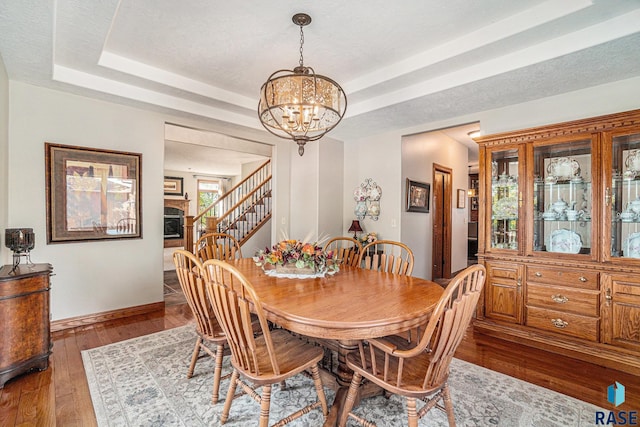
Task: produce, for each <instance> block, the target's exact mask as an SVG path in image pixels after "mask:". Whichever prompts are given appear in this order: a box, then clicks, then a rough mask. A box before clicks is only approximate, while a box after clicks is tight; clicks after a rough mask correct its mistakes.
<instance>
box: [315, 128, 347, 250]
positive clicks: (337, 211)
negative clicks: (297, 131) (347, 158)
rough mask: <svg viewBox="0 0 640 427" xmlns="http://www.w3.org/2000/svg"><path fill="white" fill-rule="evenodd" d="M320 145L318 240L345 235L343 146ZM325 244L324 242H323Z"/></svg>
mask: <svg viewBox="0 0 640 427" xmlns="http://www.w3.org/2000/svg"><path fill="white" fill-rule="evenodd" d="M316 144H319V145H320V153H319V158H318V162H319V168H318V169H319V170H318V172H319V176H318V238H320V239H322V238H326V237H336V236H344V235H346V229H344V227H343V226H342V193H343V188H342V186H343V180H344V176H343V173H344V171H343V168H342V164H343V159H344V144H343V143H342V142H339V141H333V140H330V139H328V138H327V139H324V140H320V141H317V142H316ZM325 243H326V242H325Z"/></svg>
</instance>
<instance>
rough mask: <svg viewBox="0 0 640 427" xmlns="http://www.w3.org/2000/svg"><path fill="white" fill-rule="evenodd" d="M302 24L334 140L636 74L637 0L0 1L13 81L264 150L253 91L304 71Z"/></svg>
mask: <svg viewBox="0 0 640 427" xmlns="http://www.w3.org/2000/svg"><path fill="white" fill-rule="evenodd" d="M297 12H305V13H308V14H309V15H311V17H312V19H313V22H312V23H311V24H310V25H309V26H308V27H306V28H305V30H304V37H305V45H304V61H305V65H307V66H311V67H313V68H314V69H315V70H316V72H318V73H320V74H323V75H326V76H329V77H331V78H333V79H335V80H336V81H338V82H339V83H340V84H341V85H342V87H343V88H344V90H345V92H346V93H347V97H348V100H349V105H348V109H347V115H346V117H345V119H344V120H343V121H342V123H340V125H338V127H336V129H334V130H333V131H332V133H331V134H330V136H331V137H333V138H336V139H343V140H348V139H350V138H354V137H362V136H366V135H368V134H375V133H380V132H384V131H387V130H390V129H393V128H396V129H398V128H406V127H411V126H415V125H419V124H421V123H428V122H431V121H435V120H440V119H445V118H448V117H455V116H459V115H463V114H467V113H470V112H474V111H482V110H486V109H491V108H497V107H501V106H504V105H509V104H513V103H519V102H525V101H528V100H533V99H536V98H541V97H545V96H549V95H552V94H558V93H563V92H568V91H573V90H577V89H581V88H585V87H589V86H594V85H598V84H603V83H607V82H611V81H616V80H621V79H625V78H629V77H632V76H637V75H640V0H616V1H610V0H592V1H589V0H563V1H557V0H548V1H544V0H519V1H513V0H483V1H468V0H403V1H401V2H394V3H391V2H389V1H382V0H349V1H339V0H323V1H311V0H303V1H300V0H297V1H292V0H290V1H285V0H280V1H275V2H274V1H258V0H247V1H240V2H228V1H218V0H209V1H204V0H182V1H180V2H177V1H175V0H120V1H118V0H56V1H53V0H8V1H2V2H0V34H1V35H2V36H0V55H2V58H3V61H4V63H5V66H6V68H7V72H8V74H9V78H10V79H12V80H19V81H24V82H27V83H32V84H36V85H39V86H44V87H52V88H56V89H60V90H66V91H70V92H73V93H78V94H83V95H87V96H92V97H97V98H102V99H108V100H110V101H115V102H120V103H123V104H129V105H134V106H137V107H143V108H150V109H154V110H161V111H169V112H171V113H172V114H174V115H176V116H184V117H198V118H199V119H204V120H205V121H206V120H211V121H214V122H216V123H217V124H220V123H223V124H225V126H227V128H228V134H229V135H233V134H234V132H235V131H236V130H238V129H241V130H242V131H243V132H245V135H246V133H247V132H249V133H251V132H253V134H254V135H255V136H256V137H255V139H256V140H261V141H269V140H270V138H271V137H270V136H269V135H267V133H266V131H264V130H263V128H262V127H261V125H260V123H259V122H258V119H257V114H256V107H257V101H258V92H259V89H260V86H261V85H262V83H263V82H264V81H265V80H266V79H267V77H268V76H269V75H270V74H271V73H272V72H273V71H275V70H278V69H283V68H285V69H291V68H293V67H294V66H296V65H297V64H298V59H299V37H300V34H299V28H298V27H297V26H295V25H294V24H293V23H292V22H291V16H293V14H295V13H297ZM458 133H460V132H458ZM467 142H468V141H467ZM168 151H169V150H168ZM243 156H244V154H243V155H242V156H240V157H243Z"/></svg>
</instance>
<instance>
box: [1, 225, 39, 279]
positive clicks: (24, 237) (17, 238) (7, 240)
mask: <svg viewBox="0 0 640 427" xmlns="http://www.w3.org/2000/svg"><path fill="white" fill-rule="evenodd" d="M4 245H5V246H6V247H7V248H9V249H11V250H12V251H13V269H11V272H14V271H15V270H16V268H18V264H20V257H25V258H26V259H27V263H28V264H31V265H33V263H32V262H31V250H32V249H33V248H34V247H35V245H36V236H35V234H34V233H33V229H32V228H7V229H6V230H5V233H4Z"/></svg>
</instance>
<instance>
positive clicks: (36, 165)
mask: <svg viewBox="0 0 640 427" xmlns="http://www.w3.org/2000/svg"><path fill="white" fill-rule="evenodd" d="M2 81H3V80H2V78H1V76H0V87H2V84H1V82H2ZM8 86H9V90H10V91H9V93H10V97H9V101H8V103H9V112H10V114H9V122H8V129H9V130H8V138H7V139H8V141H9V142H8V145H9V147H8V159H7V156H2V160H1V161H2V163H0V165H2V164H4V163H5V162H8V165H9V166H8V167H7V168H6V171H2V170H1V169H0V173H1V177H2V182H7V183H8V184H7V185H8V188H9V189H8V192H7V195H6V203H4V202H3V203H2V208H1V209H5V207H6V209H7V210H8V211H7V212H8V213H7V226H9V227H32V228H33V229H34V232H35V233H36V246H35V249H34V251H33V253H32V260H33V261H34V262H49V263H51V264H52V265H53V267H54V273H55V274H56V275H55V276H54V278H53V280H52V289H51V312H52V318H53V320H58V319H67V318H71V317H76V316H83V315H88V314H92V313H100V312H105V311H109V310H116V309H121V308H126V307H132V306H137V305H143V304H148V303H153V302H159V301H162V300H163V286H162V282H163V279H162V271H163V238H162V234H163V206H164V203H163V200H164V194H163V185H162V184H163V179H164V169H163V163H164V149H163V146H164V131H165V122H171V123H182V124H184V125H185V126H192V127H196V128H201V129H209V130H211V131H218V132H223V133H229V128H228V127H227V125H225V124H218V123H211V122H209V121H206V122H198V121H195V120H188V119H184V118H177V117H174V116H171V115H166V114H162V113H156V112H149V111H146V110H141V109H136V108H132V107H125V106H122V105H119V104H115V103H110V102H105V101H99V100H94V99H91V98H86V97H81V96H76V95H72V94H67V93H64V92H59V91H55V90H50V89H43V88H39V87H36V86H32V85H28V84H24V83H21V82H15V81H9V83H8ZM3 99H6V96H4V95H3ZM0 105H2V104H0ZM3 116H6V114H2V113H0V117H3ZM0 120H1V119H0ZM5 129H6V128H5ZM238 132H239V133H238V134H239V135H242V136H244V137H247V138H249V139H252V140H257V139H258V136H257V132H254V131H252V130H246V129H240V130H239V131H238ZM45 142H55V143H60V144H68V145H77V146H87V147H94V148H105V149H111V150H121V151H129V152H137V153H142V168H141V170H142V191H141V195H142V219H143V222H142V225H143V238H142V239H126V240H119V241H102V242H83V243H66V244H53V245H47V244H46V199H45V176H44V174H45V172H44V170H45V168H44V143H45ZM264 142H269V141H264ZM4 145H5V146H6V144H4ZM4 148H5V147H3V143H2V137H1V136H0V150H2V149H4ZM287 165H288V161H287V162H285V164H284V165H283V166H282V168H281V169H282V170H284V171H286V172H287V173H288V170H289V169H288V166H287ZM1 167H4V166H1ZM5 176H6V179H5ZM280 182H287V183H288V180H282V179H281V180H280ZM1 191H2V190H1V187H0V200H1V198H2V197H3V196H2V194H1ZM187 191H188V192H191V190H187ZM280 192H281V195H282V199H283V202H282V203H284V204H288V200H289V196H288V187H287V186H285V187H283V188H282V189H280ZM189 196H190V198H192V197H195V193H194V195H193V196H192V195H191V194H190V195H189ZM193 208H194V209H195V206H193ZM8 258H9V257H8V254H7V255H6V256H5V259H8Z"/></svg>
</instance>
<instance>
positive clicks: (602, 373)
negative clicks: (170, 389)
mask: <svg viewBox="0 0 640 427" xmlns="http://www.w3.org/2000/svg"><path fill="white" fill-rule="evenodd" d="M191 320H192V317H191V313H190V311H189V308H188V307H187V306H186V305H184V304H182V305H173V306H168V307H166V308H165V310H164V311H158V312H156V313H151V314H146V315H139V316H134V317H130V318H127V319H119V320H114V321H109V322H104V323H100V324H95V325H91V326H85V327H79V328H75V329H71V330H66V331H63V332H59V333H57V334H54V337H53V342H54V346H53V355H52V356H51V359H50V360H51V363H50V368H49V369H47V370H46V371H44V372H35V373H31V374H27V375H23V376H21V377H19V378H16V379H14V380H12V381H9V382H8V383H7V384H6V385H5V387H4V389H2V390H0V425H1V426H55V425H59V426H64V427H67V426H83V427H84V426H95V425H96V420H95V415H94V412H93V406H92V404H91V397H90V395H89V388H88V385H87V381H86V377H85V373H84V367H83V364H82V358H81V354H80V352H81V351H82V350H85V349H88V348H94V347H98V346H102V345H106V344H110V343H113V342H117V341H122V340H125V339H129V338H134V337H137V336H142V335H146V334H150V333H153V332H159V331H162V330H165V329H171V328H174V327H177V326H181V325H184V324H186V323H189V322H190V321H191ZM456 357H458V358H460V359H463V360H466V361H469V362H472V363H476V364H478V365H482V366H485V367H487V368H489V369H493V370H495V371H499V372H502V373H505V374H507V375H511V376H513V377H517V378H520V379H522V380H525V381H528V382H531V383H534V384H538V385H540V386H543V387H546V388H549V389H552V390H556V391H558V392H560V393H564V394H567V395H570V396H573V397H576V398H578V399H581V400H584V401H587V402H591V403H593V404H596V405H598V406H601V407H603V408H606V409H613V408H612V407H611V405H610V404H609V403H608V402H607V399H606V390H607V387H608V386H609V385H610V384H612V383H613V382H614V381H618V382H620V383H621V384H624V385H625V387H626V402H625V403H624V404H622V405H620V406H619V407H618V408H616V409H617V410H627V411H630V410H635V411H640V379H639V378H638V377H636V376H633V375H630V374H625V373H623V372H619V371H616V370H613V369H608V368H603V367H600V366H597V365H593V364H590V363H586V362H581V361H578V360H575V359H571V358H568V357H562V356H557V355H553V354H551V353H547V352H544V351H541V350H535V349H532V348H529V347H525V346H522V345H518V344H513V343H509V342H506V341H501V340H495V339H492V338H489V337H486V336H484V335H482V334H478V333H474V332H473V330H472V329H470V330H469V332H468V333H467V336H466V338H465V339H464V341H463V342H462V344H461V345H460V347H459V350H458V353H456ZM185 369H186V367H185ZM454 404H455V402H454ZM594 416H595V415H594Z"/></svg>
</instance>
